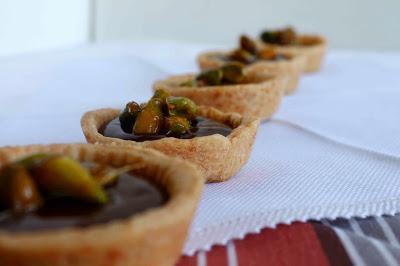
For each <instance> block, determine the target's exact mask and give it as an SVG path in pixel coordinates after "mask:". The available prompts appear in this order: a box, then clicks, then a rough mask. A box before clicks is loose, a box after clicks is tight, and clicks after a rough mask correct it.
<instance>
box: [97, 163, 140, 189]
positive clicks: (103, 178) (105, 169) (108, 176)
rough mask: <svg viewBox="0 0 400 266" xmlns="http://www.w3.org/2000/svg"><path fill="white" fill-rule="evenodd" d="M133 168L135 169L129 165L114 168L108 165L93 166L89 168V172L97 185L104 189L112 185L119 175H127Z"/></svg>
mask: <svg viewBox="0 0 400 266" xmlns="http://www.w3.org/2000/svg"><path fill="white" fill-rule="evenodd" d="M135 168H136V167H134V166H131V165H127V166H124V167H119V168H114V167H110V166H108V165H102V164H95V165H93V166H92V167H89V172H90V174H91V175H92V176H93V178H94V179H95V180H96V182H97V183H98V184H100V185H101V186H103V187H106V186H109V185H112V184H114V183H115V182H116V181H117V179H118V177H119V176H120V175H122V174H124V173H127V172H129V171H131V170H133V169H135Z"/></svg>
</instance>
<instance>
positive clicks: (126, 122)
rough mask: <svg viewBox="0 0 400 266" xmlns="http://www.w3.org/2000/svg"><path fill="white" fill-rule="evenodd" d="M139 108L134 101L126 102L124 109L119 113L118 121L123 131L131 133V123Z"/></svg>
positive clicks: (133, 121)
mask: <svg viewBox="0 0 400 266" xmlns="http://www.w3.org/2000/svg"><path fill="white" fill-rule="evenodd" d="M140 110H141V108H140V106H139V104H138V103H136V102H129V103H127V104H126V106H125V109H124V110H123V111H122V113H121V114H120V115H119V117H118V118H119V122H120V124H121V128H122V130H123V131H124V132H126V133H129V134H132V131H133V125H134V124H135V120H136V117H137V115H138V114H139V112H140Z"/></svg>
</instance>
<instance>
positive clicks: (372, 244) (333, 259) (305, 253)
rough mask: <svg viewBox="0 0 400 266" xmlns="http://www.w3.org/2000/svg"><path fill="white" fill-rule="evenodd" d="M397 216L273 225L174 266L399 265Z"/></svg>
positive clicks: (399, 247) (187, 258)
mask: <svg viewBox="0 0 400 266" xmlns="http://www.w3.org/2000/svg"><path fill="white" fill-rule="evenodd" d="M399 264H400V214H399V215H395V216H382V217H369V218H363V219H359V218H352V219H349V220H347V219H336V220H322V221H319V222H318V221H309V222H308V223H293V224H291V225H279V226H278V227H277V228H276V229H264V230H262V231H261V232H260V233H259V234H250V235H247V236H246V237H245V238H244V239H242V240H233V241H230V242H229V243H228V244H227V245H226V246H215V247H213V248H212V249H211V250H210V251H208V252H202V251H200V252H197V253H196V254H195V255H193V256H184V257H182V258H181V260H180V261H179V262H178V264H177V265H178V266H192V265H198V266H206V265H208V266H224V265H227V266H235V265H246V266H247V265H249V266H252V265H253V266H256V265H304V266H305V265H307V266H308V265H399Z"/></svg>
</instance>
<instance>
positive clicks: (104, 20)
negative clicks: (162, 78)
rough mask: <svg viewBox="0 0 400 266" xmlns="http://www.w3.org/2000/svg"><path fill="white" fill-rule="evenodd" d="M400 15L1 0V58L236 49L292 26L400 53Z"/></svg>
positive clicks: (353, 5)
mask: <svg viewBox="0 0 400 266" xmlns="http://www.w3.org/2000/svg"><path fill="white" fill-rule="evenodd" d="M399 13H400V1H399V0H383V1H376V0H335V1H324V0H280V1H271V0H269V1H265V0H264V1H263V0H246V1H234V0H218V1H216V0H148V1H142V0H57V1H54V0H35V1H31V0H0V56H1V55H9V54H14V53H21V52H29V51H34V50H43V49H49V48H62V47H70V46H76V45H80V44H82V43H87V42H90V41H97V42H103V41H110V40H138V39H140V40H143V39H174V40H184V41H193V42H208V43H221V44H232V43H233V42H234V41H235V40H236V38H237V35H238V34H239V33H241V32H247V33H250V34H257V33H258V32H259V30H260V29H261V28H263V27H267V26H270V27H277V26H282V25H288V24H291V25H295V26H296V27H297V29H298V30H300V31H304V32H320V33H322V34H324V35H326V36H327V37H328V39H329V42H330V45H331V47H334V48H353V49H354V48H355V49H373V50H388V49H390V50H393V49H396V50H400V34H399V32H400V15H399Z"/></svg>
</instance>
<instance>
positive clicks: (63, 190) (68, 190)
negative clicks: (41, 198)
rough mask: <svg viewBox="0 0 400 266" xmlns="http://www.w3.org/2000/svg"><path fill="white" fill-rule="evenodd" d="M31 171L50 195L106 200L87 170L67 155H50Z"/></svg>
mask: <svg viewBox="0 0 400 266" xmlns="http://www.w3.org/2000/svg"><path fill="white" fill-rule="evenodd" d="M31 172H32V174H33V178H34V180H35V181H36V182H37V183H38V184H39V187H40V188H41V189H43V190H44V191H46V192H47V193H49V194H51V195H57V196H69V197H75V198H78V199H81V200H85V201H90V202H94V203H99V204H104V203H106V202H107V200H108V199H107V195H106V193H105V192H104V190H103V189H102V188H101V186H100V185H99V184H97V182H96V181H95V180H94V179H93V177H92V176H91V175H90V174H89V172H88V171H87V170H86V169H85V168H84V167H82V166H81V165H80V163H79V162H76V161H75V160H73V159H71V158H69V157H66V156H55V157H52V158H50V159H48V160H45V161H44V162H43V163H41V164H39V165H36V166H35V167H33V168H32V170H31Z"/></svg>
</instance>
